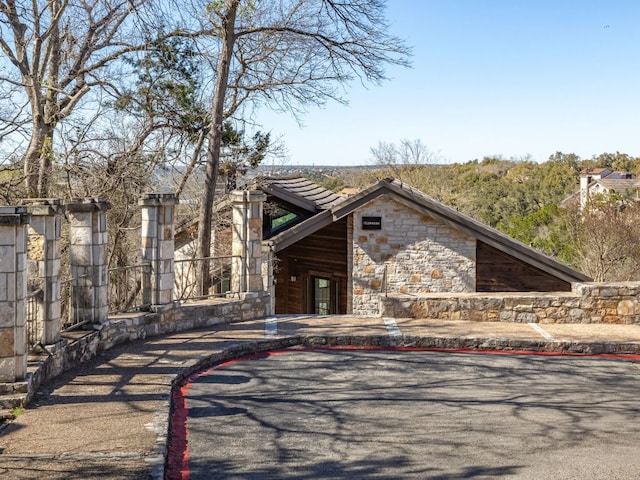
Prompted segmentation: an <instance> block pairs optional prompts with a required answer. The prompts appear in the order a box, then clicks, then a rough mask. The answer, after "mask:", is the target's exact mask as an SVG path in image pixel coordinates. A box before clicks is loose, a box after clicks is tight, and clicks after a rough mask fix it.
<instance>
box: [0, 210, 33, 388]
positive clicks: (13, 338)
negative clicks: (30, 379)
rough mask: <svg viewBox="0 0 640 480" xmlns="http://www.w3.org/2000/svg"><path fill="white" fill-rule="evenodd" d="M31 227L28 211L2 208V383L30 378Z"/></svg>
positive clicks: (0, 283)
mask: <svg viewBox="0 0 640 480" xmlns="http://www.w3.org/2000/svg"><path fill="white" fill-rule="evenodd" d="M28 223H29V214H28V212H27V211H26V209H25V208H24V207H0V382H17V381H22V380H24V379H25V377H26V374H27V336H26V326H25V295H26V291H27V273H26V263H27V224H28Z"/></svg>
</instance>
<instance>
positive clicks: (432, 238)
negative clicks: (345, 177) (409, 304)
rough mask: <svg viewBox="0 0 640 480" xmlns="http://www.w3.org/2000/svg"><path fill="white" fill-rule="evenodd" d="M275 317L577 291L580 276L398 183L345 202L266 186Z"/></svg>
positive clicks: (309, 188) (303, 183)
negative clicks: (439, 298)
mask: <svg viewBox="0 0 640 480" xmlns="http://www.w3.org/2000/svg"><path fill="white" fill-rule="evenodd" d="M258 188H259V189H260V190H262V191H263V192H264V193H265V194H266V203H265V208H264V212H265V213H264V215H263V243H264V244H265V245H268V247H269V249H270V252H271V255H272V261H273V264H274V275H273V278H274V283H275V285H272V286H269V287H271V288H270V289H271V291H272V293H273V294H274V299H275V302H274V305H275V313H276V314H285V313H287V314H345V313H349V314H358V315H377V314H379V297H380V296H384V295H386V294H392V293H403V294H416V295H417V294H426V293H442V292H449V293H470V292H529V291H545V292H550V291H570V290H571V282H584V281H589V280H590V279H589V278H588V277H587V276H585V275H583V274H582V273H580V272H578V271H576V270H573V269H571V268H569V267H567V266H566V265H564V264H562V263H560V262H558V261H556V260H554V259H552V258H550V257H548V256H546V255H543V254H541V253H540V252H538V251H536V250H534V249H532V248H530V247H528V246H526V245H524V244H522V243H520V242H517V241H515V240H513V239H512V238H510V237H508V236H506V235H504V234H502V233H500V232H498V231H497V230H494V229H493V228H490V227H488V226H486V225H484V224H482V223H480V222H478V221H476V220H474V219H472V218H470V217H468V216H466V215H463V214H461V213H459V212H457V211H455V210H453V209H451V208H449V207H447V206H445V205H443V204H442V203H440V202H438V201H436V200H434V199H432V198H430V197H428V196H426V195H424V194H422V193H421V192H419V191H417V190H415V189H413V188H410V187H408V186H407V185H404V184H402V183H401V182H399V181H397V180H393V179H385V180H381V181H379V182H378V183H376V184H375V185H372V186H370V187H369V188H367V189H365V190H362V191H360V192H359V193H357V194H355V195H352V196H349V197H346V198H343V197H340V196H338V195H336V194H334V193H332V192H330V191H328V190H325V189H323V188H321V187H319V186H318V185H315V184H313V183H312V182H310V181H308V180H306V179H304V178H289V179H264V180H263V182H262V183H261V184H260V186H259V187H258Z"/></svg>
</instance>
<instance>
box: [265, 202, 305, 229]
mask: <svg viewBox="0 0 640 480" xmlns="http://www.w3.org/2000/svg"><path fill="white" fill-rule="evenodd" d="M269 217H270V218H271V231H272V232H275V231H276V230H281V229H283V228H284V227H286V226H287V225H289V224H291V223H293V222H295V221H296V220H297V219H298V218H300V215H298V214H297V213H295V212H292V211H290V210H287V209H286V208H282V207H280V206H278V207H275V208H274V209H273V210H271V212H270V214H269Z"/></svg>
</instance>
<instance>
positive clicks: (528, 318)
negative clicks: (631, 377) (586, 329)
mask: <svg viewBox="0 0 640 480" xmlns="http://www.w3.org/2000/svg"><path fill="white" fill-rule="evenodd" d="M380 311H381V315H382V316H385V317H394V318H435V319H443V320H467V321H478V322H492V321H501V322H524V323H617V324H640V283H616V284H598V283H574V284H572V291H571V292H556V293H539V292H530V293H495V294H494V293H464V294H450V293H443V294H425V295H399V294H391V295H388V296H386V297H381V298H380Z"/></svg>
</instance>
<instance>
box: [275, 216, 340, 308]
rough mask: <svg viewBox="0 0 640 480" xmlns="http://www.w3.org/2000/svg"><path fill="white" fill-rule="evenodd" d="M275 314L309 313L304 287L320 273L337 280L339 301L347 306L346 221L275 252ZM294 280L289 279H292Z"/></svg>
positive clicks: (306, 287) (327, 227) (305, 288)
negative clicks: (338, 280)
mask: <svg viewBox="0 0 640 480" xmlns="http://www.w3.org/2000/svg"><path fill="white" fill-rule="evenodd" d="M276 256H277V258H278V267H277V268H278V270H277V272H276V282H277V283H276V302H275V306H276V313H277V314H304V313H309V312H308V308H309V307H308V302H307V298H306V297H307V295H306V293H307V289H308V283H309V282H310V278H311V276H312V275H314V274H315V275H318V274H323V275H326V276H327V277H329V278H333V279H343V281H340V282H339V285H340V288H339V290H340V294H339V299H338V304H339V305H340V309H341V310H342V311H341V312H340V313H346V308H347V290H346V285H347V282H346V278H347V220H346V218H345V219H342V220H339V221H337V222H335V223H332V224H330V225H328V226H326V227H324V228H322V229H321V230H319V231H317V232H316V233H313V234H311V235H309V236H308V237H305V238H303V239H301V240H300V241H299V242H297V243H295V244H293V245H291V246H289V247H287V248H285V249H284V250H282V251H280V252H278V254H277V255H276ZM292 277H295V278H296V280H295V281H292V280H291V278H292Z"/></svg>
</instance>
